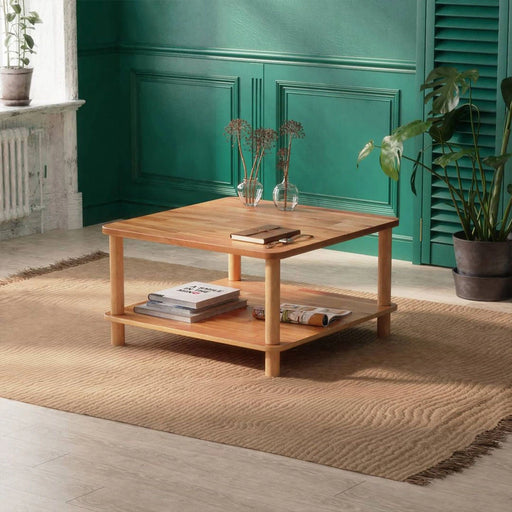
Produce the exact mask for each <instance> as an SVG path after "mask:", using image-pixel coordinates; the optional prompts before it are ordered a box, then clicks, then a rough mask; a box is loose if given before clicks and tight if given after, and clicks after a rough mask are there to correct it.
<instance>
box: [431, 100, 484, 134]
mask: <svg viewBox="0 0 512 512" xmlns="http://www.w3.org/2000/svg"><path fill="white" fill-rule="evenodd" d="M470 108H473V110H475V111H476V112H478V108H477V107H476V106H475V105H469V104H468V103H466V104H464V105H461V106H460V107H457V108H455V109H454V110H452V111H450V112H448V113H446V114H444V115H442V116H440V117H437V118H434V119H433V120H432V127H431V128H430V130H429V132H428V133H429V135H430V136H431V137H432V139H434V141H436V142H439V143H440V144H442V143H444V142H448V141H449V140H450V139H451V138H452V137H453V134H454V133H455V131H456V129H457V126H458V124H459V123H460V122H461V121H464V120H465V119H468V118H469V111H470Z"/></svg>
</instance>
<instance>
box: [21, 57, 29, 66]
mask: <svg viewBox="0 0 512 512" xmlns="http://www.w3.org/2000/svg"><path fill="white" fill-rule="evenodd" d="M20 60H21V62H23V64H25V66H28V65H29V64H30V59H27V57H25V58H24V59H20Z"/></svg>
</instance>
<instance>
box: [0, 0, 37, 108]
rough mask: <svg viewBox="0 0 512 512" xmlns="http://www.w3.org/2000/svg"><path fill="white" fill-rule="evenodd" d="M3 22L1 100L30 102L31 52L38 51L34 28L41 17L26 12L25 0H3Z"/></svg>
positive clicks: (14, 103) (0, 73)
mask: <svg viewBox="0 0 512 512" xmlns="http://www.w3.org/2000/svg"><path fill="white" fill-rule="evenodd" d="M1 2H2V11H3V22H4V53H5V62H4V65H3V66H2V67H1V68H0V85H1V95H2V96H1V101H2V103H3V104H4V105H8V106H23V105H28V104H29V103H30V84H31V82H32V71H33V69H32V68H31V67H29V64H30V56H31V55H32V54H33V53H35V50H34V47H35V43H34V38H33V37H32V34H33V31H34V30H35V26H36V24H37V23H41V22H42V20H41V18H40V17H39V14H38V13H37V12H35V11H30V12H27V11H26V9H25V0H1Z"/></svg>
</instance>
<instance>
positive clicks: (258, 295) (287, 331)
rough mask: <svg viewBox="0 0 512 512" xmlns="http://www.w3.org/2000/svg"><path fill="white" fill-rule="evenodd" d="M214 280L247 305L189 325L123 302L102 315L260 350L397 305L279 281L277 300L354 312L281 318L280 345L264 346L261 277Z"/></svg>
mask: <svg viewBox="0 0 512 512" xmlns="http://www.w3.org/2000/svg"><path fill="white" fill-rule="evenodd" d="M215 283H216V284H221V285H224V286H232V287H235V288H239V289H240V290H241V292H240V295H241V297H243V298H246V299H247V300H248V306H247V308H244V309H239V310H235V311H231V312H229V313H223V314H220V315H217V316H215V317H212V318H209V319H207V320H204V321H202V322H196V323H191V324H189V323H186V322H178V321H175V320H168V319H164V318H158V317H152V316H149V315H141V314H137V313H135V312H134V311H133V307H134V306H135V305H136V304H132V305H130V306H126V307H125V310H124V314H121V315H112V314H111V313H110V312H107V313H105V317H106V318H107V319H108V320H110V321H111V322H115V323H120V324H124V325H130V326H134V327H141V328H144V329H153V330H157V331H163V332H169V333H173V334H180V335H182V336H188V337H191V338H199V339H202V340H208V341H213V342H217V343H224V344H227V345H234V346H238V347H244V348H248V349H252V350H259V351H262V352H269V351H280V352H281V351H284V350H289V349H291V348H293V347H296V346H298V345H302V344H304V343H308V342H310V341H313V340H315V339H318V338H322V337H324V336H328V335H329V334H332V333H335V332H338V331H342V330H344V329H347V328H349V327H353V326H355V325H358V324H361V323H363V322H366V321H368V320H371V319H374V318H378V317H380V316H384V315H387V314H389V313H391V312H393V311H395V310H396V305H395V304H391V305H389V306H380V307H379V306H378V305H377V302H376V301H375V300H371V299H364V298H355V297H352V296H349V295H344V294H341V293H337V292H327V291H322V290H320V289H315V288H314V287H308V288H305V287H304V286H302V285H290V284H281V302H292V303H297V304H308V305H312V306H320V307H331V308H339V309H348V310H350V311H351V312H352V313H351V314H350V315H348V316H346V317H343V318H342V319H340V320H336V321H334V322H333V323H332V324H331V325H329V326H327V327H314V326H309V325H297V324H289V323H281V324H280V344H279V345H265V322H264V321H263V320H257V319H254V318H253V317H252V307H253V306H260V305H262V304H263V303H264V283H263V282H262V281H244V280H242V281H229V280H227V279H222V280H219V281H215Z"/></svg>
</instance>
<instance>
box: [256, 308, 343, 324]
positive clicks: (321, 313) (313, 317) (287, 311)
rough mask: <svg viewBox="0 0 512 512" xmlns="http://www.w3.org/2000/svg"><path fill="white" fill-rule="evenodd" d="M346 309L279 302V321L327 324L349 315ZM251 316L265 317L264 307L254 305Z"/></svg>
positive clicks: (262, 318)
mask: <svg viewBox="0 0 512 512" xmlns="http://www.w3.org/2000/svg"><path fill="white" fill-rule="evenodd" d="M350 313H351V311H349V310H348V309H333V308H322V307H317V306H306V305H304V304H288V303H284V304H281V322H286V323H291V324H304V325H316V326H321V327H326V326H328V325H329V324H330V323H331V322H333V321H334V320H338V319H339V318H342V317H344V316H347V315H350ZM252 316H253V317H254V318H258V319H259V320H264V319H265V308H264V307H263V306H254V307H253V310H252Z"/></svg>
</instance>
